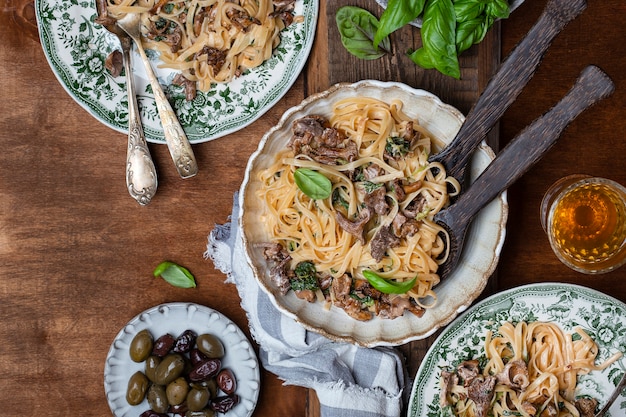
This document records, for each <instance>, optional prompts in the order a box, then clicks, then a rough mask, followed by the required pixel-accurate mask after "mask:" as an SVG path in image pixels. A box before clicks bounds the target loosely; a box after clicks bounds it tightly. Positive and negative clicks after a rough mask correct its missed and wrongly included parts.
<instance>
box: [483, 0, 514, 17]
mask: <svg viewBox="0 0 626 417" xmlns="http://www.w3.org/2000/svg"><path fill="white" fill-rule="evenodd" d="M485 13H486V14H487V15H488V16H491V17H493V18H495V19H506V18H508V17H509V14H510V13H511V9H510V8H509V2H508V1H507V0H491V1H490V2H488V3H487V8H486V10H485Z"/></svg>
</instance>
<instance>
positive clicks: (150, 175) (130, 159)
mask: <svg viewBox="0 0 626 417" xmlns="http://www.w3.org/2000/svg"><path fill="white" fill-rule="evenodd" d="M98 15H99V16H100V19H101V22H100V23H101V24H102V26H103V27H104V28H105V29H106V30H108V31H109V32H111V33H112V34H114V35H115V36H117V38H118V39H119V41H120V45H121V47H122V57H123V61H124V72H125V73H126V90H127V92H128V149H127V151H126V187H127V188H128V192H129V194H130V195H131V197H133V198H134V199H135V200H136V201H137V202H138V203H139V204H141V205H142V206H145V205H146V204H148V203H150V201H151V200H152V197H154V194H155V193H156V190H157V186H158V181H157V173H156V168H155V166H154V162H153V160H152V157H151V156H150V150H149V149H148V143H147V142H146V137H145V135H144V131H143V125H142V124H141V116H140V114H139V107H138V106H137V96H136V95H135V83H134V79H133V74H132V69H131V68H132V64H131V55H130V48H131V42H132V40H131V38H130V37H129V36H128V35H127V34H126V33H125V32H124V31H122V30H121V29H120V28H119V27H117V26H116V25H115V24H112V23H110V22H112V21H109V20H108V19H107V17H106V7H105V5H104V4H103V3H102V2H99V3H98Z"/></svg>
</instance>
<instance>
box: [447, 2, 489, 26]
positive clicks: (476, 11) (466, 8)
mask: <svg viewBox="0 0 626 417" xmlns="http://www.w3.org/2000/svg"><path fill="white" fill-rule="evenodd" d="M484 11H485V3H484V2H482V1H477V0H456V1H455V2H454V14H455V15H456V22H457V26H458V24H459V23H461V22H467V21H469V20H474V19H476V18H478V17H479V16H481V15H482V14H483V12H484Z"/></svg>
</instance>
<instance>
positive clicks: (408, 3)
mask: <svg viewBox="0 0 626 417" xmlns="http://www.w3.org/2000/svg"><path fill="white" fill-rule="evenodd" d="M509 10H510V9H509V2H508V0H389V2H388V3H387V8H386V9H385V11H384V12H383V14H382V15H381V17H380V21H378V20H377V19H376V18H375V17H374V16H373V15H372V14H371V13H369V12H368V11H366V10H364V9H361V8H360V7H354V6H344V7H342V8H340V9H339V10H338V11H337V15H336V20H337V26H338V27H339V32H340V33H341V36H342V43H343V44H344V46H345V47H346V49H347V50H348V51H349V52H350V53H352V54H353V55H355V56H357V57H359V58H363V59H376V58H379V57H380V56H382V55H383V51H381V50H380V49H379V48H378V46H379V45H381V44H382V45H383V47H384V49H385V50H390V49H391V48H390V47H389V46H388V45H389V44H390V41H389V35H390V34H391V33H393V32H394V31H396V30H398V29H400V28H401V27H403V26H405V25H406V24H408V23H409V22H411V21H412V20H413V19H415V18H416V17H418V16H421V17H422V28H421V37H422V47H421V48H419V49H417V50H416V51H413V52H409V57H410V58H411V60H413V62H415V63H416V64H417V65H419V66H421V67H422V68H425V69H431V68H434V69H437V70H438V71H440V72H441V73H443V74H445V75H449V76H451V77H454V78H460V68H459V62H458V54H460V53H461V52H463V51H465V50H467V49H468V48H469V47H471V46H472V45H474V44H476V43H479V42H482V40H483V39H484V38H485V35H486V34H487V32H488V31H489V29H490V28H491V26H492V25H493V23H494V22H495V21H496V20H497V19H506V18H507V17H509ZM372 30H374V33H373V35H372ZM368 39H372V45H367V40H368Z"/></svg>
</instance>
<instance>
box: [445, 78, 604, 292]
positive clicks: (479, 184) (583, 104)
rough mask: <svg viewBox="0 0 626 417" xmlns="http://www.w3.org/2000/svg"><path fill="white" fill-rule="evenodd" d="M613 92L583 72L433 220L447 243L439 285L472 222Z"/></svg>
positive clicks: (457, 255)
mask: <svg viewBox="0 0 626 417" xmlns="http://www.w3.org/2000/svg"><path fill="white" fill-rule="evenodd" d="M614 89H615V86H614V84H613V82H612V81H611V79H610V78H609V77H608V76H607V75H606V74H605V73H604V72H603V71H602V70H600V69H599V68H598V67H595V66H588V67H586V68H585V69H584V70H583V71H582V73H581V75H580V77H579V78H578V79H577V80H576V83H575V84H574V86H573V87H572V89H571V90H570V91H569V92H568V93H567V95H566V96H565V97H563V99H561V101H560V102H559V103H557V104H556V105H555V106H554V107H553V108H552V109H551V110H550V111H548V112H547V113H546V114H544V115H543V116H541V117H539V118H538V119H536V120H535V121H534V122H533V123H532V124H530V125H529V126H528V127H526V128H525V129H524V130H522V131H521V132H520V133H519V134H518V135H517V136H516V137H515V138H514V139H513V140H512V141H511V142H510V143H509V144H508V145H507V146H506V147H505V148H504V149H503V150H502V151H501V152H500V153H499V154H498V156H497V157H496V158H495V159H494V160H493V161H492V162H491V163H490V164H489V165H488V166H487V168H486V169H485V170H484V171H483V173H482V174H481V175H480V176H479V177H478V178H477V179H476V181H474V182H473V183H472V185H471V186H470V187H469V188H468V189H467V190H466V191H465V192H464V193H463V194H461V195H460V196H459V198H458V199H457V200H456V202H454V203H453V204H452V205H450V206H449V207H448V208H446V209H445V210H442V211H440V212H439V213H437V214H436V215H435V221H436V222H437V223H439V224H440V225H442V226H443V227H444V228H445V229H446V230H447V232H448V234H449V237H450V239H449V242H448V244H449V247H448V252H449V254H448V258H447V259H446V261H445V262H444V263H442V264H441V265H439V269H438V273H439V276H440V277H441V279H442V280H443V279H445V277H447V276H448V275H450V273H451V272H452V271H453V270H454V268H456V265H457V264H458V262H459V259H460V258H461V251H462V249H463V244H464V241H465V235H466V232H467V229H468V227H469V226H470V223H471V221H472V219H473V218H474V216H475V215H476V214H477V213H478V212H479V211H480V210H481V209H482V208H483V207H484V206H485V205H487V203H489V202H491V201H492V200H493V199H494V198H496V197H497V196H498V195H499V194H500V193H501V192H503V191H504V190H506V189H507V188H508V187H509V186H511V185H512V184H513V183H514V182H515V181H517V180H518V179H519V178H520V177H521V176H522V175H523V174H524V173H526V171H528V170H529V169H530V168H531V167H532V166H533V165H534V164H535V163H537V162H538V161H539V160H540V159H541V157H542V156H543V155H544V154H545V153H546V152H547V151H548V150H549V149H550V148H551V147H552V146H553V145H554V144H555V143H556V141H557V139H558V138H559V136H560V135H561V133H562V132H563V130H565V128H566V127H567V126H568V125H569V123H571V122H572V120H574V119H575V118H576V117H577V116H578V115H579V114H580V113H582V111H583V110H585V109H587V108H588V107H589V106H591V105H593V104H595V103H597V102H598V101H600V100H602V99H604V98H606V97H608V96H609V95H610V94H611V93H613V91H614Z"/></svg>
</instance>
